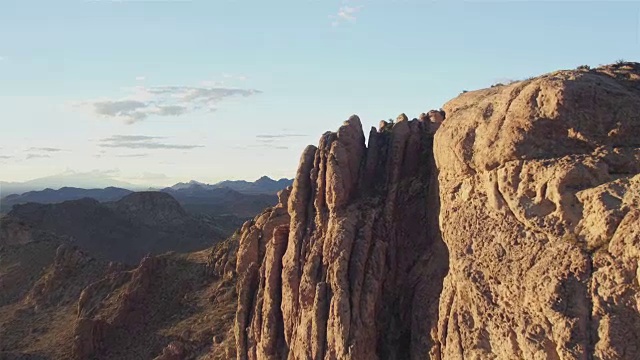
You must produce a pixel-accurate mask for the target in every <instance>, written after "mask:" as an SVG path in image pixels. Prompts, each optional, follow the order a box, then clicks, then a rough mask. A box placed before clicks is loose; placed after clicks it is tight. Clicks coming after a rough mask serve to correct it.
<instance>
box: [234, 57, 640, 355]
mask: <svg viewBox="0 0 640 360" xmlns="http://www.w3.org/2000/svg"><path fill="white" fill-rule="evenodd" d="M445 113H446V114H447V117H446V119H445V118H444V114H445ZM440 124H442V126H441V127H440ZM438 127H440V128H439V130H438ZM435 130H438V131H437V133H436V135H435V143H434V141H433V136H432V134H433V133H434V132H435ZM639 135H640V65H639V64H618V65H615V66H607V67H602V68H599V69H596V70H593V71H589V72H584V71H560V72H555V73H551V74H548V75H544V76H541V77H538V78H534V79H530V80H526V81H521V82H516V83H513V84H510V85H507V86H499V87H492V88H490V89H486V90H480V91H473V92H465V93H464V94H463V95H461V96H460V97H458V98H456V99H454V100H452V101H450V102H449V103H447V104H446V105H445V106H444V110H443V111H433V112H429V113H428V114H423V115H421V117H420V119H418V120H415V119H414V120H412V121H409V120H408V119H407V117H406V116H405V115H404V114H402V115H401V116H399V117H398V119H397V120H396V122H395V123H390V122H385V121H381V122H380V128H379V130H376V129H372V130H371V133H370V135H369V143H368V146H366V147H365V145H364V135H363V133H362V130H361V124H360V120H359V119H358V117H356V116H352V117H351V118H350V119H349V120H348V121H346V122H345V123H344V125H343V126H342V127H341V128H340V129H339V130H338V132H336V133H333V132H328V133H325V134H324V135H323V136H322V137H321V139H320V143H319V146H318V147H314V146H310V147H308V148H307V149H306V150H305V151H304V153H303V155H302V157H301V161H300V166H299V169H298V172H297V175H296V178H295V181H294V185H293V189H292V190H291V194H290V196H289V201H288V203H287V204H285V203H281V204H280V205H279V208H281V209H285V208H286V210H287V213H288V217H289V222H288V224H287V223H286V221H285V220H286V219H287V216H286V215H285V214H284V213H279V214H278V216H277V217H271V215H269V216H267V217H264V218H263V219H262V220H261V221H260V223H255V224H248V225H247V226H245V228H244V232H243V234H246V236H244V235H243V236H242V237H241V240H240V244H239V250H238V267H237V270H238V274H239V277H240V281H239V283H238V294H239V299H238V309H237V313H236V325H235V326H236V328H235V334H236V342H237V358H238V359H283V358H288V359H327V360H328V359H514V358H519V359H520V358H521V359H589V358H599V359H638V358H640V348H639V347H638V346H637V345H636V344H637V334H638V333H639V332H640V314H639V313H640V309H639V307H640V305H639V304H640V292H639V291H638V290H639V288H638V286H639V282H640V275H639V274H640V270H639V268H640V263H639V261H640V251H639V250H638V249H640V225H638V224H640V221H639V220H640V210H639V209H640V175H638V173H640V140H638V139H640V136H639ZM432 149H433V152H432ZM433 156H435V162H434V159H433ZM440 232H441V233H440ZM443 241H444V242H443ZM445 245H446V246H445ZM445 275H446V277H445Z"/></svg>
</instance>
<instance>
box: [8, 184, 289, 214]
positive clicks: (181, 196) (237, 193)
mask: <svg viewBox="0 0 640 360" xmlns="http://www.w3.org/2000/svg"><path fill="white" fill-rule="evenodd" d="M292 183H293V181H292V180H290V179H280V180H273V179H270V178H269V177H266V176H263V177H261V178H260V179H258V180H257V181H255V182H249V181H242V180H240V181H223V182H220V183H217V184H213V185H209V184H205V183H201V182H197V181H190V182H187V183H178V184H175V185H173V186H171V187H167V188H164V189H159V190H158V191H159V192H163V193H167V194H170V195H171V196H172V197H173V198H175V199H176V200H177V201H178V202H179V203H180V204H181V206H183V207H184V208H185V209H186V210H187V211H189V212H192V213H198V214H207V215H213V216H235V217H237V218H238V219H246V218H250V217H253V216H255V215H256V214H258V213H259V212H260V211H262V210H263V209H265V208H266V207H269V206H272V205H273V204H275V203H276V201H277V197H276V193H277V192H278V191H280V190H282V189H284V188H285V187H287V186H289V185H291V184H292ZM131 193H133V191H131V190H128V189H124V188H119V187H106V188H101V189H83V188H76V187H62V188H60V189H58V190H54V189H49V188H47V189H44V190H37V191H28V192H25V193H22V194H12V195H8V196H5V197H4V198H2V199H0V212H5V213H6V212H8V211H10V210H11V208H12V207H13V206H14V205H18V204H26V203H40V204H55V203H60V202H63V201H70V200H79V199H83V198H91V199H95V200H97V201H99V202H108V201H118V200H120V199H122V198H123V197H125V196H127V195H129V194H131Z"/></svg>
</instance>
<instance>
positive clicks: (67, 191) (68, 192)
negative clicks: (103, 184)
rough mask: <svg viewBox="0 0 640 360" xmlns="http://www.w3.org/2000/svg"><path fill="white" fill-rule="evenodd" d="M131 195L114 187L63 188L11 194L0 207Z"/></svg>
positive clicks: (129, 191)
mask: <svg viewBox="0 0 640 360" xmlns="http://www.w3.org/2000/svg"><path fill="white" fill-rule="evenodd" d="M131 193H132V191H131V190H127V189H121V188H116V187H107V188H104V189H80V188H74V187H63V188H61V189H58V190H54V189H44V190H40V191H29V192H26V193H23V194H21V195H18V194H12V195H9V196H6V197H4V198H3V199H2V200H1V201H0V207H1V208H2V209H4V210H6V211H8V210H10V209H11V207H12V206H13V205H16V204H25V203H29V202H35V203H40V204H53V203H59V202H63V201H69V200H79V199H82V198H92V199H95V200H98V201H100V202H105V201H117V200H120V199H122V198H123V197H125V196H127V195H129V194H131Z"/></svg>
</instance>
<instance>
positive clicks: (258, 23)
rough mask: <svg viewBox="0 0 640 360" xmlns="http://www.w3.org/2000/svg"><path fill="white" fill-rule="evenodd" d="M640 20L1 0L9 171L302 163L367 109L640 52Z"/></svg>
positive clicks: (436, 7)
mask: <svg viewBox="0 0 640 360" xmlns="http://www.w3.org/2000/svg"><path fill="white" fill-rule="evenodd" d="M639 22H640V2H635V1H623V2H614V1H589V2H582V1H563V2H556V1H477V0H476V1H465V2H463V1H451V0H449V1H428V0H405V1H402V0H371V1H365V0H349V1H346V0H296V1H279V0H274V1H264V0H254V1H249V0H237V1H222V0H216V1H214V0H192V1H188V0H179V1H177V0H173V1H172V0H157V1H150V0H147V1H144V0H138V1H135V0H120V1H115V0H112V1H99V0H95V1H90V0H86V1H81V0H78V1H65V0H57V1H52V0H42V1H30V0H16V1H12V0H0V180H3V181H25V180H28V179H33V178H38V177H43V176H49V175H53V174H58V173H73V172H75V173H88V172H91V173H97V174H105V175H104V176H110V177H115V178H117V179H120V180H123V181H127V182H131V183H135V184H147V185H153V186H158V185H171V184H173V183H176V182H179V181H188V180H191V179H195V180H199V181H203V182H207V183H214V182H217V181H221V180H225V179H246V180H255V179H257V178H259V177H261V176H262V175H267V176H270V177H273V178H281V177H293V176H294V175H295V171H296V168H297V165H298V161H299V157H300V154H301V152H302V150H303V149H304V147H305V146H306V145H308V144H317V142H318V139H319V138H320V135H321V134H322V133H324V132H325V131H328V130H336V129H337V128H338V127H339V126H340V125H341V123H342V122H343V121H344V120H345V119H347V118H348V117H349V116H350V115H352V114H357V115H359V116H360V118H361V120H362V122H363V125H364V126H365V129H368V128H369V127H370V126H373V125H376V124H377V123H378V122H379V120H381V119H389V118H395V117H396V116H397V115H398V114H400V113H403V112H404V113H406V114H407V115H408V116H409V117H410V118H412V117H417V116H418V115H419V114H420V113H421V112H425V111H428V110H430V109H434V108H436V109H437V108H439V107H441V106H442V104H444V103H445V102H446V101H447V100H449V99H451V98H453V97H455V96H457V95H458V94H460V93H461V92H462V91H463V90H473V89H478V88H483V87H488V86H490V85H491V84H494V83H496V82H504V81H507V80H518V79H524V78H528V77H530V76H534V75H537V74H542V73H546V72H550V71H554V70H558V69H570V68H575V67H577V66H579V65H583V64H587V65H591V66H598V65H600V64H608V63H612V62H615V61H616V60H618V59H625V60H627V61H636V60H638V58H639V55H640V25H639ZM367 132H368V130H365V133H367Z"/></svg>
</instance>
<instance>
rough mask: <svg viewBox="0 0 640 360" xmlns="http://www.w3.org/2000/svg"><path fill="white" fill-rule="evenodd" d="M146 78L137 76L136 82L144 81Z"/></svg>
mask: <svg viewBox="0 0 640 360" xmlns="http://www.w3.org/2000/svg"><path fill="white" fill-rule="evenodd" d="M144 80H145V77H144V76H136V81H144Z"/></svg>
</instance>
